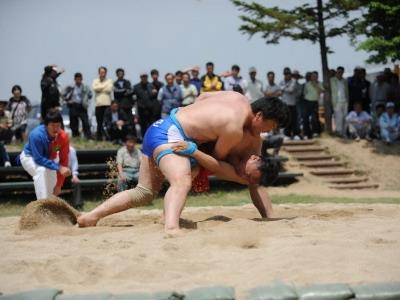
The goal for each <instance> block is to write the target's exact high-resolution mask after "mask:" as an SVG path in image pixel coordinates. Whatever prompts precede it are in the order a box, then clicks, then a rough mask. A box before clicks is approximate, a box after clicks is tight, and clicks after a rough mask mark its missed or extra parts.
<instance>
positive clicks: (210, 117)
mask: <svg viewBox="0 0 400 300" xmlns="http://www.w3.org/2000/svg"><path fill="white" fill-rule="evenodd" d="M176 116H177V118H178V120H179V122H180V124H181V126H182V128H183V130H184V131H185V134H186V135H187V136H188V137H190V138H191V139H193V140H194V141H195V142H196V143H197V144H202V143H205V142H210V141H216V142H217V143H216V149H217V150H218V142H222V141H221V139H223V140H224V141H223V142H225V143H226V144H225V145H224V146H225V147H227V148H229V149H226V152H225V154H227V153H228V152H230V149H232V148H233V147H235V146H236V145H237V144H239V143H240V141H241V140H242V138H243V132H244V130H245V129H246V128H247V127H250V122H251V117H252V110H251V107H250V105H249V103H248V101H247V99H246V98H245V97H244V96H243V95H241V94H239V93H236V92H214V93H204V94H202V95H201V96H200V97H199V98H198V100H196V102H195V103H194V104H192V105H189V106H187V107H184V108H181V109H180V110H179V111H178V113H177V115H176ZM249 133H250V131H249ZM219 144H221V143H219ZM224 150H225V149H224ZM228 150H229V151H228ZM217 153H218V151H217ZM217 156H219V155H217ZM225 156H226V155H222V157H219V158H224V157H225Z"/></svg>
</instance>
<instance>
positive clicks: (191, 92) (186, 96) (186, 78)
mask: <svg viewBox="0 0 400 300" xmlns="http://www.w3.org/2000/svg"><path fill="white" fill-rule="evenodd" d="M180 87H181V89H182V106H187V105H189V104H192V103H193V102H194V99H195V98H196V97H197V95H198V92H197V88H196V86H195V85H194V84H191V83H190V75H189V73H187V72H186V73H183V75H182V84H181V85H180Z"/></svg>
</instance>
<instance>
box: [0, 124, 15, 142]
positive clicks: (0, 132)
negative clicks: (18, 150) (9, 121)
mask: <svg viewBox="0 0 400 300" xmlns="http://www.w3.org/2000/svg"><path fill="white" fill-rule="evenodd" d="M12 137H13V132H12V131H11V129H10V128H7V129H4V128H0V142H4V144H9V143H11V139H12Z"/></svg>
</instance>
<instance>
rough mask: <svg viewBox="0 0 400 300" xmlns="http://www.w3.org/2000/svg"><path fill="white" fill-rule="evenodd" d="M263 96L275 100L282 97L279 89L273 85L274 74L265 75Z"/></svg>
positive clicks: (270, 72)
mask: <svg viewBox="0 0 400 300" xmlns="http://www.w3.org/2000/svg"><path fill="white" fill-rule="evenodd" d="M264 95H265V97H267V98H276V97H280V96H281V95H282V92H281V89H280V88H279V86H278V85H277V84H275V73H274V72H272V71H269V72H268V73H267V85H266V86H265V90H264Z"/></svg>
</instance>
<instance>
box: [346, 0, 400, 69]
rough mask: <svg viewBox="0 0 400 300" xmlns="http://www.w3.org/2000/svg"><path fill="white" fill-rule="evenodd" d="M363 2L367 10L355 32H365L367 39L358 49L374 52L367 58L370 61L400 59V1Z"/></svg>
mask: <svg viewBox="0 0 400 300" xmlns="http://www.w3.org/2000/svg"><path fill="white" fill-rule="evenodd" d="M362 3H363V5H364V6H365V7H366V10H365V12H364V13H363V16H362V18H361V19H360V20H359V21H358V22H356V23H355V26H354V32H353V33H354V34H355V35H360V34H365V35H366V36H367V39H366V40H365V41H363V42H361V43H360V44H359V45H358V48H357V49H359V50H364V51H367V52H372V54H370V56H369V58H368V60H367V62H369V63H387V61H388V60H390V61H391V62H395V61H396V60H400V1H399V0H384V1H382V0H381V1H366V0H363V1H362ZM354 39H355V37H354Z"/></svg>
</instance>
